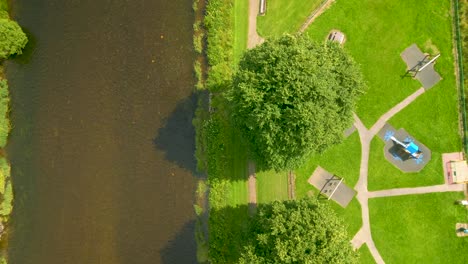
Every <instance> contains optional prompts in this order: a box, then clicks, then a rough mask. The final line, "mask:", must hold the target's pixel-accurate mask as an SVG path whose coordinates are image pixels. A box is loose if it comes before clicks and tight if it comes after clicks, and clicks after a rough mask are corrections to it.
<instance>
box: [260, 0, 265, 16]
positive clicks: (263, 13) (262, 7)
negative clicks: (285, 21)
mask: <svg viewBox="0 0 468 264" xmlns="http://www.w3.org/2000/svg"><path fill="white" fill-rule="evenodd" d="M259 13H260V15H262V16H264V15H265V13H266V0H260V12H259Z"/></svg>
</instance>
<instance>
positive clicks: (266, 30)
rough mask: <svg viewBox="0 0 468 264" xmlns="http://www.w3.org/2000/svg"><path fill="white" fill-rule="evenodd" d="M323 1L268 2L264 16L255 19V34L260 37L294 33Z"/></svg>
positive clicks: (287, 0) (288, 0) (281, 0)
mask: <svg viewBox="0 0 468 264" xmlns="http://www.w3.org/2000/svg"><path fill="white" fill-rule="evenodd" d="M322 2H323V0H268V1H267V9H266V14H265V15H264V16H258V17H257V32H258V34H259V35H260V36H262V37H274V36H281V35H282V34H283V33H295V32H297V31H298V30H299V28H300V27H301V25H302V24H303V23H304V22H305V21H306V20H307V17H308V16H309V15H310V14H311V13H312V11H314V10H315V9H316V8H317V7H319V6H320V4H321V3H322Z"/></svg>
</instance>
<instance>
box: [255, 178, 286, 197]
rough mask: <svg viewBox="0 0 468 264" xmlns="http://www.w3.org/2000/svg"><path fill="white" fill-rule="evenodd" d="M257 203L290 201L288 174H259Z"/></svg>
mask: <svg viewBox="0 0 468 264" xmlns="http://www.w3.org/2000/svg"><path fill="white" fill-rule="evenodd" d="M256 175H257V203H269V202H273V201H277V200H278V201H282V200H287V199H288V172H287V171H284V172H275V171H265V172H257V174H256Z"/></svg>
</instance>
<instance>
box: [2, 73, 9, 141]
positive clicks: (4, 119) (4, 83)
mask: <svg viewBox="0 0 468 264" xmlns="http://www.w3.org/2000/svg"><path fill="white" fill-rule="evenodd" d="M9 102H10V97H9V92H8V84H7V81H6V80H0V148H3V147H5V145H6V143H7V138H8V133H9V132H10V120H9V118H8V110H9V105H8V104H9Z"/></svg>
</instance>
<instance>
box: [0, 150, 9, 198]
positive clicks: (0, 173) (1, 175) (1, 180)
mask: <svg viewBox="0 0 468 264" xmlns="http://www.w3.org/2000/svg"><path fill="white" fill-rule="evenodd" d="M9 178H10V164H9V163H8V161H7V160H6V159H5V158H4V157H0V194H1V195H3V194H4V193H5V189H6V188H5V187H6V186H5V183H6V181H7V180H8V179H9Z"/></svg>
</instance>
